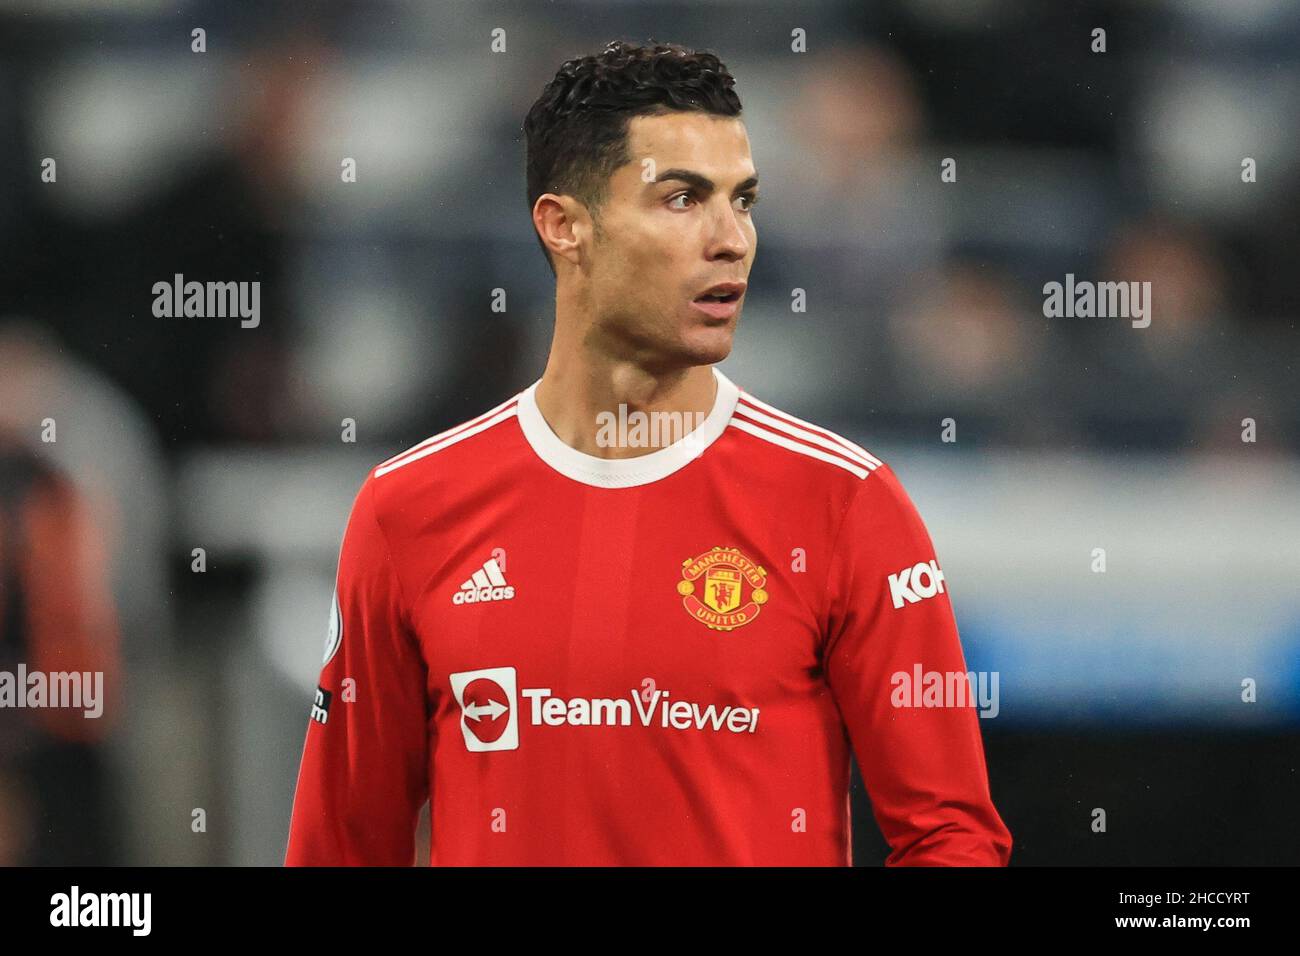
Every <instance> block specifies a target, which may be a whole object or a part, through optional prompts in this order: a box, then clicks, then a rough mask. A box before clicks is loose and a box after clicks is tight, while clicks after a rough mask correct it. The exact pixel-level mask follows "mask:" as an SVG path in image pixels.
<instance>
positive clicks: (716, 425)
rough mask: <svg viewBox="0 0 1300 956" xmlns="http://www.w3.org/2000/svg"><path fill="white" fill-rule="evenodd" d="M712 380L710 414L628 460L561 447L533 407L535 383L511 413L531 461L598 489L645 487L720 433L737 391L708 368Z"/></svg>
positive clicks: (686, 461)
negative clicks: (533, 457) (534, 455)
mask: <svg viewBox="0 0 1300 956" xmlns="http://www.w3.org/2000/svg"><path fill="white" fill-rule="evenodd" d="M713 377H714V380H715V381H716V382H717V384H718V389H717V395H716V396H715V397H714V400H713V409H712V410H711V411H710V412H709V414H708V415H707V416H706V417H705V419H704V421H703V422H702V423H701V424H700V426H699V427H698V428H695V429H694V430H692V431H691V432H690V433H689V434H687V435H686V436H685V437H684V438H682V439H681V440H679V441H676V442H673V443H672V444H671V445H667V446H665V447H663V448H659V449H656V450H655V451H652V452H649V453H648V454H645V455H637V456H636V457H634V458H597V457H596V456H595V455H588V454H587V453H585V452H581V451H578V450H577V449H576V448H573V447H572V446H570V445H567V444H565V442H564V441H562V440H561V439H560V437H559V436H558V435H556V434H555V432H553V431H552V430H551V426H550V425H549V424H547V422H546V418H545V417H544V416H543V415H542V412H541V409H539V408H538V407H537V397H536V392H537V386H538V385H539V384H541V380H540V379H538V380H537V381H536V382H534V383H533V384H532V385H530V386H528V388H526V389H524V391H522V392H520V393H519V405H518V408H517V410H516V414H517V416H518V418H519V427H520V428H521V429H523V432H524V438H525V439H526V440H527V441H528V444H529V445H531V446H532V449H533V451H534V452H536V453H537V457H538V458H540V459H542V461H544V462H546V464H548V465H550V466H551V467H552V468H554V469H555V470H556V471H558V472H559V473H560V474H562V475H564V476H566V477H568V478H572V479H573V480H574V481H580V482H582V483H583V484H584V485H594V486H596V487H598V488H630V487H633V486H635V485H647V484H649V483H650V482H652V481H658V480H660V479H661V478H667V477H668V476H669V475H671V474H672V473H673V472H675V471H677V470H678V469H681V468H684V467H685V466H686V465H689V464H690V463H691V462H692V461H694V460H695V459H696V458H699V457H700V456H701V455H702V454H704V451H705V449H707V448H708V447H709V446H710V445H712V444H713V442H714V441H716V440H717V439H718V437H719V436H721V435H722V433H723V432H724V431H726V428H727V424H728V423H729V422H730V421H731V413H732V412H733V411H734V410H735V408H736V400H737V399H738V398H739V396H740V389H739V388H737V387H736V386H735V385H734V384H733V383H732V381H731V380H730V379H729V378H727V376H725V375H723V374H722V373H721V372H720V371H718V369H717V368H714V369H713Z"/></svg>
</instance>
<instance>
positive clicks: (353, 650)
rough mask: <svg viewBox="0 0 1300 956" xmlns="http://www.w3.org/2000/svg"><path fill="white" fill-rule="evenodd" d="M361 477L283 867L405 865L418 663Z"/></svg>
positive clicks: (422, 673) (419, 708)
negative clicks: (360, 485) (361, 483)
mask: <svg viewBox="0 0 1300 956" xmlns="http://www.w3.org/2000/svg"><path fill="white" fill-rule="evenodd" d="M373 482H374V479H373V478H369V479H367V481H366V482H365V484H363V485H362V487H361V490H360V492H359V493H358V494H357V497H356V501H355V502H354V504H353V506H352V515H351V517H350V518H349V519H348V525H347V530H346V531H345V532H344V535H343V546H342V548H341V550H340V552H339V563H338V576H337V579H336V582H335V592H334V606H333V607H332V608H331V615H330V632H329V640H328V642H327V644H326V648H325V663H324V667H323V668H322V670H321V676H320V686H319V688H317V691H316V699H315V701H314V703H313V705H312V710H311V717H310V719H309V720H308V723H307V741H306V744H305V745H304V747H303V754H302V767H301V769H300V770H299V773H298V788H297V793H296V794H295V796H294V803H293V814H292V817H291V820H290V823H289V845H288V851H287V853H286V854H285V865H287V866H366V865H374V866H411V865H412V864H413V863H414V862H415V828H416V822H417V819H418V816H419V811H420V808H421V807H422V806H423V804H424V801H425V799H426V798H427V796H428V769H427V767H428V764H427V757H428V737H427V734H428V727H429V715H428V708H427V703H426V701H427V697H426V693H425V686H426V670H425V664H424V660H423V657H422V656H421V654H420V650H419V647H418V645H417V643H416V641H415V639H414V637H413V636H412V634H411V631H410V628H409V626H408V620H407V617H406V614H405V611H404V604H403V601H402V596H401V586H400V584H399V582H398V579H397V575H396V571H395V569H394V567H393V562H392V556H391V554H390V553H389V548H388V542H387V540H386V539H385V536H384V532H383V530H382V529H381V528H380V526H379V522H378V517H377V515H376V512H375V503H374V488H373Z"/></svg>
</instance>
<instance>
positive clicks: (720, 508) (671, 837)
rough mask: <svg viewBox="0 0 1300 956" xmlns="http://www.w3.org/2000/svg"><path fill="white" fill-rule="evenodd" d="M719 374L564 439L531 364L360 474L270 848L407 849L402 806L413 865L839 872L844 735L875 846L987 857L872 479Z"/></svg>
mask: <svg viewBox="0 0 1300 956" xmlns="http://www.w3.org/2000/svg"><path fill="white" fill-rule="evenodd" d="M713 374H714V376H715V379H716V382H717V390H716V398H715V401H714V406H713V408H712V410H711V411H710V412H709V413H708V414H707V415H706V416H704V417H703V419H702V420H701V421H700V422H699V423H698V424H697V426H696V427H695V428H694V429H691V430H689V433H688V434H686V435H685V437H683V438H681V439H680V440H678V441H675V442H672V443H671V444H667V445H666V446H665V447H659V448H657V450H654V451H651V452H649V453H646V454H642V455H638V456H635V457H630V458H627V457H625V458H616V459H607V458H600V457H595V456H591V455H587V454H584V453H582V452H579V451H577V450H576V449H574V448H572V447H570V446H569V445H567V444H565V443H564V442H563V441H561V440H560V439H559V438H558V437H557V436H556V435H555V433H554V432H553V431H552V430H551V429H550V427H549V426H548V424H547V422H546V420H545V418H544V417H543V415H542V414H541V412H540V410H539V409H538V407H537V403H536V399H535V392H536V388H537V385H536V383H535V384H534V385H532V386H530V387H529V388H527V389H525V390H524V391H522V392H520V393H519V394H517V395H515V396H513V397H512V398H511V399H509V400H508V401H506V402H504V403H503V404H501V405H499V406H498V407H496V408H494V409H492V410H491V411H489V412H486V413H485V414H483V415H481V416H479V417H478V418H475V419H473V420H471V421H468V422H466V423H464V424H462V425H460V426H458V427H456V428H453V429H450V430H448V431H445V432H442V433H440V434H438V435H434V436H433V437H431V438H429V439H427V440H426V441H423V442H421V443H419V444H418V445H415V446H414V447H412V448H410V449H408V450H407V451H405V452H403V453H401V454H400V455H397V456H395V457H394V458H391V459H389V460H388V461H386V462H383V463H381V464H379V465H377V466H376V467H375V468H374V469H372V471H371V472H370V473H369V474H368V476H367V477H366V479H365V481H364V483H363V484H362V485H361V488H360V491H359V492H358V494H357V496H356V500H355V502H354V505H353V508H352V513H351V516H350V518H349V520H348V523H347V528H346V531H345V533H344V538H343V544H342V548H341V552H340V555H339V562H338V574H337V582H336V590H335V595H334V606H333V608H332V612H331V615H330V627H329V638H328V641H327V646H326V651H325V661H324V666H323V668H322V670H321V675H320V681H319V687H318V688H317V691H316V696H315V701H314V703H313V706H312V708H311V715H310V719H309V721H308V723H307V737H306V743H305V747H304V751H303V755H302V764H301V769H300V772H299V777H298V785H297V792H296V796H295V800H294V806H293V813H292V818H291V823H290V834H289V842H288V851H287V855H286V863H287V864H290V865H354V864H384V865H410V864H412V863H413V862H414V860H415V841H414V834H415V829H416V822H417V818H418V815H419V812H420V809H421V807H422V806H423V804H424V802H425V801H426V800H428V801H429V806H430V819H431V828H432V846H431V851H430V863H431V864H434V865H596V866H604V865H610V866H614V865H633V866H637V865H640V866H657V865H845V864H849V863H851V862H852V858H851V840H850V836H851V835H850V820H849V800H848V794H849V784H850V755H851V754H852V755H856V757H857V761H858V764H859V767H860V768H861V772H862V777H863V780H864V782H865V784H866V787H867V791H868V794H869V796H870V800H871V805H872V811H873V813H874V816H875V819H876V821H877V823H878V824H879V826H880V829H881V831H882V833H883V835H884V837H885V839H886V841H887V842H888V843H889V845H890V847H891V852H890V854H889V857H888V859H887V860H886V863H887V864H889V865H905V864H911V865H923V864H929V865H1005V864H1006V863H1007V861H1008V859H1009V856H1010V852H1011V836H1010V834H1009V832H1008V830H1007V828H1006V826H1005V825H1004V824H1003V822H1002V820H1001V819H1000V817H999V816H998V812H997V810H996V809H995V807H994V805H993V802H992V800H991V797H990V794H989V787H988V779H987V771H986V768H985V763H984V755H983V748H982V743H981V737H980V727H979V718H978V715H977V713H976V710H975V709H974V707H973V706H972V703H973V702H972V701H971V700H970V699H967V700H964V701H963V700H957V699H953V698H951V696H947V697H945V696H944V695H943V694H940V693H933V694H932V693H929V690H934V689H936V687H937V686H939V685H942V686H946V687H947V688H949V689H952V688H953V687H957V688H958V689H960V688H962V687H968V686H969V683H968V682H967V681H966V680H965V676H966V664H965V660H964V658H963V654H962V649H961V645H960V642H959V638H958V631H957V626H956V622H955V618H954V615H953V610H952V605H951V602H950V597H949V589H948V586H947V582H946V580H945V578H944V575H943V572H942V570H941V569H940V566H939V563H938V560H937V556H936V554H935V551H934V546H933V544H932V542H931V539H930V537H929V535H928V533H927V531H926V528H925V526H924V524H923V523H922V520H921V518H920V516H919V515H918V513H917V510H916V508H915V507H914V505H913V503H912V502H911V500H910V499H909V497H908V495H907V493H906V492H905V491H904V489H903V487H902V485H901V484H900V482H899V480H898V478H897V477H896V476H895V474H894V473H893V471H892V470H891V468H890V467H889V466H888V465H887V464H885V463H883V462H882V461H881V460H880V459H879V458H877V457H876V456H874V455H872V454H871V453H869V452H868V451H866V450H865V449H863V448H862V447H860V446H858V445H856V444H854V443H852V442H850V441H847V440H846V439H844V438H842V437H840V436H838V435H836V434H835V433H833V432H831V431H829V430H827V429H824V428H820V427H818V426H816V425H812V424H810V423H808V422H805V421H802V420H800V419H798V418H795V417H793V416H791V415H788V414H785V413H784V412H781V411H779V410H777V409H775V408H773V407H772V406H770V405H767V404H765V403H763V402H761V401H759V400H758V399H756V398H754V397H753V396H751V395H750V394H748V393H747V392H745V391H742V390H741V389H739V388H738V387H737V386H736V385H734V384H733V383H732V382H731V381H730V380H728V379H727V377H726V376H724V375H723V374H722V373H721V372H719V371H718V370H717V369H714V370H713ZM647 418H649V419H650V420H649V421H648V422H647ZM601 427H602V428H603V429H606V434H605V436H604V437H605V438H606V439H607V440H609V441H621V442H626V443H628V444H634V443H635V442H637V441H645V440H647V436H648V434H649V432H648V430H649V429H653V428H656V427H658V428H661V429H662V428H668V427H677V428H684V426H682V425H681V423H680V422H678V421H676V420H668V419H663V418H661V419H660V420H658V421H656V420H654V419H653V417H652V416H646V415H642V416H641V417H640V418H638V417H637V415H636V414H635V413H634V414H632V415H627V414H626V413H625V411H620V412H619V413H618V414H617V416H614V417H611V418H607V419H605V420H604V421H603V422H602V423H601ZM597 437H598V440H599V439H600V438H601V436H600V435H598V436H597ZM670 437H671V436H670ZM656 444H663V439H662V438H661V439H660V441H659V442H657V443H656ZM945 675H947V676H948V678H949V679H945ZM953 675H956V676H957V678H958V679H957V680H955V681H954V680H952V679H950V678H951V677H952V676H953ZM932 677H937V678H938V681H937V682H936V681H934V680H931V678H932ZM918 679H920V680H922V681H923V682H924V683H925V686H926V688H927V693H925V694H924V695H922V694H921V693H920V692H919V691H920V688H919V686H917V685H916V682H917V680H918ZM958 696H959V697H960V696H961V695H958Z"/></svg>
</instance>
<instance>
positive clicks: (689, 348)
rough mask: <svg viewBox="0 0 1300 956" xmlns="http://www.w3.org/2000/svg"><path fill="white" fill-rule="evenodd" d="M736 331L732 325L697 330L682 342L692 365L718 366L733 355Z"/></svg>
mask: <svg viewBox="0 0 1300 956" xmlns="http://www.w3.org/2000/svg"><path fill="white" fill-rule="evenodd" d="M734 337H735V329H734V326H732V325H731V324H727V325H726V326H721V327H719V328H715V329H695V330H693V331H692V332H691V334H690V335H688V336H687V337H686V340H685V341H684V342H682V351H683V352H684V353H685V354H686V355H688V356H689V357H690V364H691V365H716V364H717V363H718V362H721V361H722V360H723V359H725V358H726V357H727V356H728V355H730V354H731V346H732V340H733V339H734Z"/></svg>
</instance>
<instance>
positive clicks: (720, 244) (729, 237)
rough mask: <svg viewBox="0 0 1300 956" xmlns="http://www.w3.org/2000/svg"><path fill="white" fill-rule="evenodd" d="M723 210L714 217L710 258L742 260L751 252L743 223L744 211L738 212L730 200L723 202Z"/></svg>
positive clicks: (730, 260) (731, 260)
mask: <svg viewBox="0 0 1300 956" xmlns="http://www.w3.org/2000/svg"><path fill="white" fill-rule="evenodd" d="M721 206H722V209H721V211H720V212H719V213H718V214H717V215H715V216H714V217H713V220H712V224H713V226H712V228H713V235H712V237H711V241H710V243H709V252H708V258H709V259H725V260H727V261H728V262H736V261H739V260H742V259H744V258H745V256H747V255H748V254H749V243H750V240H749V235H748V233H747V232H746V231H745V228H744V226H743V225H742V224H741V221H740V219H741V216H743V215H744V214H743V213H740V212H737V211H736V210H735V209H734V208H733V207H732V205H731V203H730V202H727V201H725V200H724V201H723V202H722V203H721Z"/></svg>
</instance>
